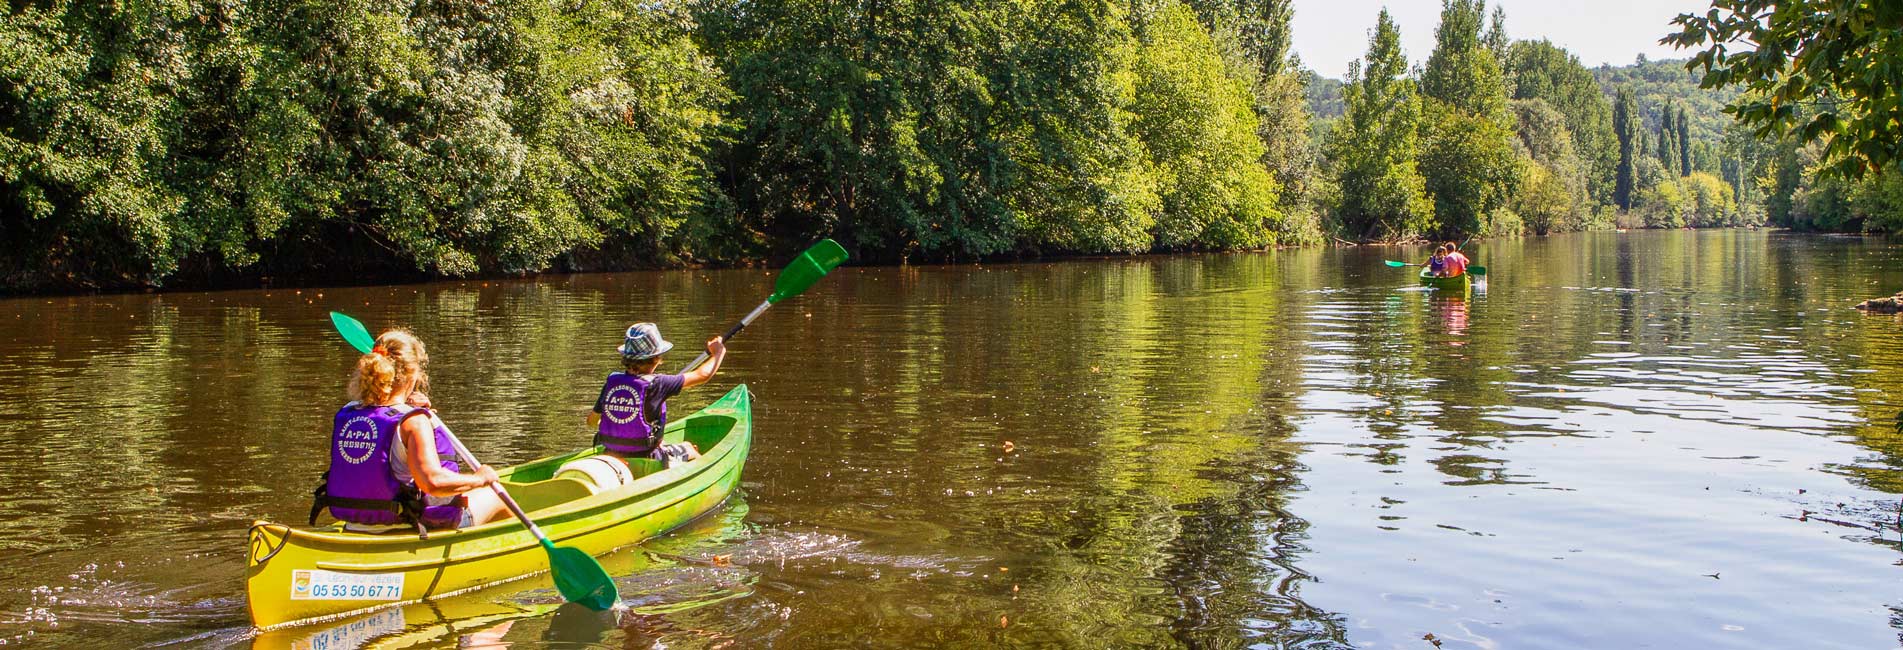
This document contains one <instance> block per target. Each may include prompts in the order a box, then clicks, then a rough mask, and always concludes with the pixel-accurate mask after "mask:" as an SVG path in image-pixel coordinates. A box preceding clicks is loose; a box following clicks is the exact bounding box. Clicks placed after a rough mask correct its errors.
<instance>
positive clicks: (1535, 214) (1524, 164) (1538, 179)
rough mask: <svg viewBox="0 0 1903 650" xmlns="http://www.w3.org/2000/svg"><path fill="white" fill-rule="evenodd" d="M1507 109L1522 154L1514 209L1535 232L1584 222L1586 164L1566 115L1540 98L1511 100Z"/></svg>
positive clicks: (1561, 229) (1569, 227)
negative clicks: (1568, 125) (1580, 157)
mask: <svg viewBox="0 0 1903 650" xmlns="http://www.w3.org/2000/svg"><path fill="white" fill-rule="evenodd" d="M1512 109H1513V111H1514V115H1515V117H1516V121H1517V126H1516V128H1515V132H1516V133H1517V134H1518V135H1519V150H1520V153H1521V154H1522V158H1523V160H1522V161H1521V174H1522V178H1523V181H1522V184H1521V186H1520V189H1519V192H1518V193H1516V195H1515V196H1514V199H1513V201H1512V203H1511V206H1512V208H1513V212H1514V213H1515V214H1518V215H1519V216H1520V219H1521V220H1522V221H1524V222H1525V223H1526V226H1527V228H1528V229H1530V230H1532V231H1533V232H1535V233H1537V234H1542V235H1544V234H1547V233H1549V232H1555V231H1563V230H1575V229H1578V228H1580V227H1583V226H1584V221H1585V210H1586V207H1587V205H1588V204H1589V201H1588V200H1587V198H1586V179H1585V168H1584V167H1585V166H1584V163H1583V162H1582V161H1581V160H1580V159H1579V154H1578V152H1577V151H1576V149H1575V147H1574V146H1573V139H1572V133H1571V131H1570V130H1568V128H1567V124H1566V116H1565V115H1564V114H1562V113H1560V112H1559V110H1558V109H1555V108H1553V107H1552V105H1550V104H1547V103H1546V102H1545V101H1544V100H1539V99H1525V100H1514V101H1513V103H1512Z"/></svg>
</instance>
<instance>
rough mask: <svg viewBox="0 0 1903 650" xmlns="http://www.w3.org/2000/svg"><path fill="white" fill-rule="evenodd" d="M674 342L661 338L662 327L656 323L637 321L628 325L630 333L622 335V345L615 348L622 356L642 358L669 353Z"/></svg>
mask: <svg viewBox="0 0 1903 650" xmlns="http://www.w3.org/2000/svg"><path fill="white" fill-rule="evenodd" d="M672 349H674V344H673V343H670V342H668V341H667V340H666V339H663V338H661V328H660V327H659V326H657V325H655V324H654V323H635V324H633V325H630V326H628V333H627V334H626V335H624V336H623V337H622V341H621V347H618V348H615V351H616V352H620V353H621V356H624V357H627V358H630V359H635V360H637V361H638V360H641V359H652V358H654V357H658V356H661V355H663V354H667V351H668V350H672Z"/></svg>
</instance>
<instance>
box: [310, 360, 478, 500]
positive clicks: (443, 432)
mask: <svg viewBox="0 0 1903 650" xmlns="http://www.w3.org/2000/svg"><path fill="white" fill-rule="evenodd" d="M428 364H429V353H428V352H427V351H426V350H425V348H424V347H423V341H422V340H420V339H418V338H416V335H414V334H411V333H410V332H409V331H407V330H400V329H396V330H388V331H385V332H384V333H383V334H382V335H380V336H378V337H377V338H376V341H375V345H374V346H373V347H372V348H371V349H370V352H369V353H367V354H364V355H363V356H361V357H358V359H357V368H356V370H355V371H354V372H353V373H352V374H351V376H350V388H349V394H350V398H351V402H350V403H348V404H345V405H344V407H343V408H341V409H338V410H337V415H336V416H335V417H334V418H333V419H332V426H331V436H330V470H329V471H327V472H325V473H324V482H323V484H322V485H320V486H318V488H317V492H316V494H315V495H314V499H313V501H312V503H311V524H312V525H316V523H317V514H318V512H320V511H323V510H325V509H329V510H330V514H331V516H332V517H336V518H337V519H339V520H342V521H343V522H344V523H345V525H344V528H345V529H346V530H361V531H374V530H378V529H381V528H383V527H386V526H392V525H407V526H411V527H414V528H416V530H417V532H419V533H422V532H424V531H425V530H426V529H432V528H434V529H455V528H466V527H469V526H476V525H480V524H483V523H486V522H488V521H490V520H492V519H496V518H497V517H500V516H503V514H504V512H505V511H504V508H503V505H502V501H501V499H500V498H498V497H497V496H496V493H495V490H493V489H491V487H490V486H491V485H493V484H494V483H495V481H496V472H495V470H493V469H490V467H489V466H488V465H477V466H475V467H474V468H472V469H471V472H472V473H468V474H465V473H463V472H462V467H461V465H460V464H459V463H457V462H456V460H455V458H456V447H455V443H453V442H451V441H450V434H449V431H448V430H447V429H445V428H444V427H442V426H441V425H439V424H435V422H437V420H436V419H435V418H433V417H432V414H431V412H430V408H429V406H430V404H429V398H428V397H427V396H426V395H424V394H423V393H422V390H423V389H424V388H427V387H428V386H429V375H428V373H427V372H426V370H425V366H427V365H428Z"/></svg>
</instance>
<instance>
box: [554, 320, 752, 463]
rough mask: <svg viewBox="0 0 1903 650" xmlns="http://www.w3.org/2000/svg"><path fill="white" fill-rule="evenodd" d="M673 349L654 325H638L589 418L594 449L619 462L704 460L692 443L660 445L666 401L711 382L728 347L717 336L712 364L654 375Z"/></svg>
mask: <svg viewBox="0 0 1903 650" xmlns="http://www.w3.org/2000/svg"><path fill="white" fill-rule="evenodd" d="M672 349H674V344H673V343H670V342H668V341H667V340H665V339H662V338H661V329H660V327H658V326H656V325H655V324H654V323H635V324H634V325H632V326H629V327H628V331H627V333H626V334H624V335H623V336H622V342H621V347H619V348H616V351H617V352H620V353H621V370H620V371H617V372H613V373H609V375H608V380H607V382H605V383H603V384H602V386H601V395H600V396H599V397H596V398H595V408H594V411H593V412H591V413H589V414H588V426H589V427H590V428H594V429H595V431H596V433H595V444H598V445H601V446H602V448H603V449H605V450H607V452H608V454H609V455H611V456H615V457H617V458H622V459H627V458H651V459H654V460H658V461H661V462H663V463H666V464H667V465H673V464H674V463H676V462H681V461H690V460H694V459H696V458H699V457H700V450H699V449H696V448H695V447H694V443H691V442H682V443H680V444H676V445H670V444H662V441H661V432H662V430H663V429H665V428H666V427H667V400H668V398H670V397H673V396H675V395H678V394H680V392H681V391H682V390H684V389H688V388H693V387H695V386H699V385H701V384H705V383H707V380H709V379H713V377H714V373H715V372H717V371H719V370H720V362H721V360H723V359H726V358H727V346H726V345H725V344H724V343H723V342H722V341H721V340H720V337H718V336H716V337H713V338H710V339H707V355H708V357H709V358H708V360H707V362H706V363H703V364H701V365H700V367H698V368H691V369H689V370H688V371H687V372H686V373H684V374H679V375H665V374H656V373H655V371H656V370H657V369H659V368H660V365H661V355H663V354H667V351H668V350H672Z"/></svg>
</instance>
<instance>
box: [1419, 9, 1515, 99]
mask: <svg viewBox="0 0 1903 650" xmlns="http://www.w3.org/2000/svg"><path fill="white" fill-rule="evenodd" d="M1485 16H1486V4H1485V1H1484V0H1444V1H1443V4H1442V9H1441V13H1440V26H1439V27H1436V28H1435V29H1434V52H1433V53H1432V54H1429V55H1428V57H1427V64H1426V65H1425V66H1423V67H1422V68H1421V95H1423V96H1425V97H1428V98H1430V99H1435V100H1439V101H1440V102H1442V103H1444V104H1447V105H1448V106H1451V107H1453V108H1454V109H1456V110H1459V111H1461V112H1464V113H1470V114H1474V115H1479V116H1482V117H1486V118H1490V119H1494V120H1498V121H1501V122H1505V121H1506V119H1507V112H1506V105H1507V94H1506V85H1505V81H1504V80H1503V77H1502V73H1501V71H1500V60H1499V59H1498V58H1497V57H1495V56H1494V54H1493V50H1491V49H1489V48H1488V44H1487V42H1486V41H1485V40H1483V39H1482V37H1481V33H1480V31H1481V22H1482V20H1483V19H1484V17H1485Z"/></svg>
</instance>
